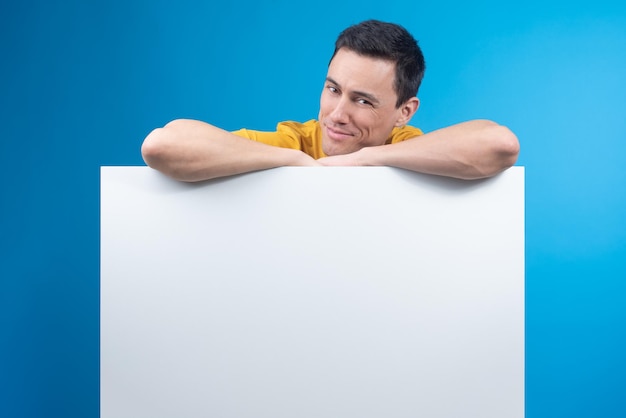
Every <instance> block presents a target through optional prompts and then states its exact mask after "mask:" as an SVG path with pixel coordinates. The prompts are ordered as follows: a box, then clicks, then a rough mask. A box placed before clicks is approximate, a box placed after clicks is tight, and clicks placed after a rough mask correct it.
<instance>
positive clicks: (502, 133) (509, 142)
mask: <svg viewBox="0 0 626 418" xmlns="http://www.w3.org/2000/svg"><path fill="white" fill-rule="evenodd" d="M494 130H495V133H494V134H493V135H494V138H495V139H494V142H495V152H496V153H497V155H498V156H499V157H500V158H499V159H500V162H501V166H502V170H505V169H507V168H509V167H511V166H513V164H515V162H516V161H517V157H518V156H519V151H520V145H519V140H518V139H517V136H516V135H515V134H514V133H513V131H511V130H510V129H509V128H507V127H506V126H502V125H496V126H495V127H494Z"/></svg>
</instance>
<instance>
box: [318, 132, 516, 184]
mask: <svg viewBox="0 0 626 418" xmlns="http://www.w3.org/2000/svg"><path fill="white" fill-rule="evenodd" d="M518 154H519V142H518V140H517V137H516V136H515V134H513V132H511V131H510V130H509V129H508V128H506V127H504V126H501V125H498V124H496V123H494V122H491V121H487V120H474V121H470V122H464V123H460V124H458V125H453V126H450V127H447V128H443V129H439V130H436V131H433V132H430V133H427V134H425V135H422V136H419V137H417V138H413V139H408V140H406V141H403V142H399V143H396V144H391V145H382V146H378V147H369V148H362V149H361V150H359V151H357V152H354V153H352V154H346V155H338V156H332V157H326V158H322V159H319V160H318V162H319V163H321V164H322V165H374V166H392V167H400V168H404V169H408V170H412V171H417V172H420V173H427V174H436V175H441V176H447V177H456V178H461V179H467V180H469V179H478V178H484V177H490V176H493V175H495V174H497V173H499V172H501V171H504V170H506V169H507V168H509V167H511V166H512V165H513V164H515V161H517V156H518Z"/></svg>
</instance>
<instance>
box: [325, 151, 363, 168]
mask: <svg viewBox="0 0 626 418" xmlns="http://www.w3.org/2000/svg"><path fill="white" fill-rule="evenodd" d="M360 154H361V153H360V151H356V152H353V153H350V154H343V155H333V156H331V157H323V158H319V159H318V160H317V162H318V163H319V164H320V165H325V166H360V165H366V164H365V161H363V159H362V158H360Z"/></svg>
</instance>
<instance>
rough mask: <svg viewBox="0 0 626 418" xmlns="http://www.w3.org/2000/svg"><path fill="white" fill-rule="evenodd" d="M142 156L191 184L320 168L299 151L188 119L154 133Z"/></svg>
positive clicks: (163, 170)
mask: <svg viewBox="0 0 626 418" xmlns="http://www.w3.org/2000/svg"><path fill="white" fill-rule="evenodd" d="M141 154H142V156H143V159H144V161H145V162H146V164H148V165H149V166H150V167H152V168H154V169H156V170H159V171H161V172H163V173H164V174H166V175H168V176H170V177H172V178H174V179H177V180H181V181H190V182H191V181H201V180H208V179H211V178H216V177H223V176H231V175H234V174H240V173H246V172H250V171H256V170H263V169H266V168H274V167H280V166H308V165H319V163H317V162H316V161H315V160H314V159H313V158H311V157H309V156H308V155H307V154H305V153H303V152H301V151H299V150H294V149H288V148H279V147H274V146H270V145H266V144H262V143H259V142H255V141H252V140H249V139H246V138H241V137H239V136H237V135H234V134H232V133H230V132H227V131H225V130H223V129H220V128H217V127H215V126H212V125H209V124H208V123H204V122H200V121H196V120H187V119H180V120H175V121H173V122H170V123H168V124H167V125H165V127H163V128H158V129H155V130H154V131H152V132H151V133H150V134H149V135H148V136H147V137H146V139H145V140H144V142H143V145H142V147H141Z"/></svg>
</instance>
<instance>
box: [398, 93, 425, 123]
mask: <svg viewBox="0 0 626 418" xmlns="http://www.w3.org/2000/svg"><path fill="white" fill-rule="evenodd" d="M419 107H420V99H418V98H417V97H411V98H410V99H409V100H407V101H406V102H405V103H404V104H403V105H401V106H400V115H399V117H398V119H397V120H396V126H398V127H400V126H404V125H406V124H407V123H409V121H410V120H411V118H412V117H413V115H414V114H415V112H417V109H418V108H419Z"/></svg>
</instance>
